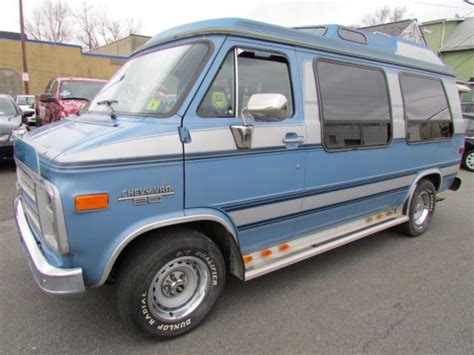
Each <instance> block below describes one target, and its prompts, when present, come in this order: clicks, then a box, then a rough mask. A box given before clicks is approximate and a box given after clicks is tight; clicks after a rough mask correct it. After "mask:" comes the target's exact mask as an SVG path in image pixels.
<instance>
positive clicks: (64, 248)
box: [16, 160, 69, 254]
mask: <svg viewBox="0 0 474 355" xmlns="http://www.w3.org/2000/svg"><path fill="white" fill-rule="evenodd" d="M16 164H17V166H18V167H20V168H21V169H23V170H24V171H25V172H26V173H27V174H28V176H29V177H30V178H31V179H32V180H33V182H34V184H35V199H34V201H35V203H36V204H37V208H38V221H39V222H40V230H41V231H42V228H43V227H42V226H41V217H40V214H41V213H40V212H41V209H42V208H45V206H43V207H42V206H39V205H38V195H37V194H38V188H37V187H36V184H38V185H39V186H40V187H41V188H43V189H45V190H46V189H49V190H50V192H52V194H53V196H54V198H53V199H52V204H53V205H52V208H53V211H52V212H53V216H54V224H55V226H56V233H57V235H56V240H57V243H58V245H57V248H56V246H55V245H51V243H50V242H49V241H48V240H47V239H46V238H44V241H45V243H46V244H48V246H50V247H51V248H53V249H55V250H57V251H58V252H59V253H60V254H67V253H68V252H69V240H68V238H67V232H66V224H65V221H64V212H63V206H62V202H61V195H60V193H59V190H58V189H57V187H56V186H54V185H53V184H52V183H50V182H49V181H47V180H45V179H43V178H42V177H40V176H38V175H37V174H36V173H35V172H33V171H32V170H31V169H30V168H29V167H28V166H26V165H25V164H24V163H22V162H21V161H18V160H16ZM20 187H21V182H20ZM43 237H44V236H43Z"/></svg>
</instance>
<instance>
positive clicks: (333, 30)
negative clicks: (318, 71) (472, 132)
mask: <svg viewBox="0 0 474 355" xmlns="http://www.w3.org/2000/svg"><path fill="white" fill-rule="evenodd" d="M321 27H325V28H326V31H324V34H322V35H321V34H315V33H309V32H308V31H304V28H300V29H293V28H287V27H282V26H276V25H270V24H267V23H263V22H257V21H251V20H246V19H239V18H228V19H216V20H207V21H200V22H195V23H190V24H186V25H182V26H178V27H174V28H171V29H169V30H166V31H164V32H161V33H159V34H158V35H156V36H154V37H152V38H151V39H150V40H149V41H148V42H147V43H146V44H145V45H144V46H143V47H142V48H140V49H139V50H138V51H136V52H135V53H139V52H142V51H144V50H146V49H149V48H151V47H154V46H157V45H160V44H164V43H168V42H172V41H175V40H179V39H184V38H190V37H199V36H205V35H214V34H223V35H231V36H238V37H246V38H255V39H263V40H267V41H271V42H276V43H281V44H286V45H292V46H299V47H305V48H312V49H317V50H322V51H327V52H331V53H336V54H344V55H349V56H352V57H359V58H365V59H371V60H375V61H380V62H385V63H390V64H395V65H402V66H408V67H412V68H416V69H421V70H428V71H432V72H437V73H441V74H447V75H450V76H454V75H453V71H452V69H451V68H450V67H448V66H446V65H445V64H444V63H443V62H442V61H441V59H440V58H438V56H437V55H436V54H435V53H434V52H433V51H431V49H429V48H427V47H425V46H421V45H418V44H416V43H412V42H410V41H406V40H403V39H400V38H397V37H394V36H388V35H384V34H380V33H371V32H364V31H359V30H352V29H349V28H346V27H343V26H339V25H326V26H321ZM318 33H322V31H318ZM364 38H365V40H364ZM354 40H355V41H354Z"/></svg>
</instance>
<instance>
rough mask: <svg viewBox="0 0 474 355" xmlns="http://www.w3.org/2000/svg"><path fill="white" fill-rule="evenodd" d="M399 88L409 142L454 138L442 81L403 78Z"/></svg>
mask: <svg viewBox="0 0 474 355" xmlns="http://www.w3.org/2000/svg"><path fill="white" fill-rule="evenodd" d="M400 85H401V89H402V94H403V101H404V104H405V118H406V121H407V139H408V142H423V141H430V140H435V139H443V138H449V137H451V136H452V134H453V130H452V126H451V112H450V111H449V106H448V100H447V99H446V93H445V92H444V89H443V85H442V83H441V80H438V79H434V78H427V77H419V76H414V75H409V74H402V75H401V76H400Z"/></svg>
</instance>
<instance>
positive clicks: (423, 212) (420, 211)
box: [413, 191, 430, 226]
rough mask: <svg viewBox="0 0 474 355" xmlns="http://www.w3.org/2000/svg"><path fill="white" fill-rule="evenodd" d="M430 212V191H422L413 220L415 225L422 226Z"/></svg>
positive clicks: (417, 200) (416, 203)
mask: <svg viewBox="0 0 474 355" xmlns="http://www.w3.org/2000/svg"><path fill="white" fill-rule="evenodd" d="M429 213H430V195H429V193H428V192H426V191H423V192H421V193H420V194H419V195H418V197H417V199H416V202H415V208H414V213H413V220H414V222H415V225H417V226H421V225H422V224H423V223H425V222H426V220H427V219H428V215H429Z"/></svg>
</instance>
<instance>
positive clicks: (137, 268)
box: [117, 229, 225, 339]
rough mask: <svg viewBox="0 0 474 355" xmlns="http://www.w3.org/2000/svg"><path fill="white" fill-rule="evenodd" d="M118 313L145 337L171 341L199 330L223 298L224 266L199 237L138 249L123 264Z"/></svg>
mask: <svg viewBox="0 0 474 355" xmlns="http://www.w3.org/2000/svg"><path fill="white" fill-rule="evenodd" d="M121 270H122V271H121V273H120V274H119V279H118V282H117V291H118V295H117V303H118V310H119V312H120V314H121V316H122V318H124V319H125V320H126V321H127V322H131V323H133V324H134V325H135V326H136V327H137V328H138V329H139V331H140V332H141V333H142V334H144V335H145V336H153V337H156V338H161V339H166V338H172V337H175V336H178V335H181V334H184V333H186V332H188V331H190V330H191V329H193V328H194V327H196V326H197V325H198V324H199V323H200V322H201V321H202V320H203V319H204V318H205V316H206V315H207V314H208V313H209V311H210V310H211V309H212V307H213V306H214V304H215V302H216V301H217V298H218V297H219V295H220V294H221V293H222V290H223V287H224V281H225V262H224V259H223V257H222V254H221V253H220V250H219V249H218V247H217V246H216V245H215V244H214V243H213V242H212V241H211V240H210V239H209V238H207V237H206V236H205V235H203V234H202V233H200V232H197V231H194V230H188V229H179V230H174V231H164V232H162V235H160V236H156V237H155V238H153V237H150V238H147V239H146V240H144V241H143V242H142V243H140V244H139V245H137V246H136V247H135V248H134V249H133V250H132V251H131V252H130V254H128V255H127V257H126V260H125V261H124V263H123V264H122V267H121Z"/></svg>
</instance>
